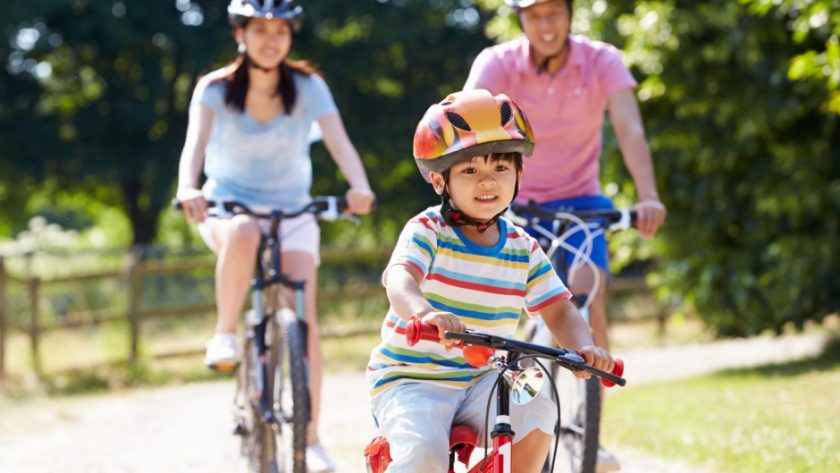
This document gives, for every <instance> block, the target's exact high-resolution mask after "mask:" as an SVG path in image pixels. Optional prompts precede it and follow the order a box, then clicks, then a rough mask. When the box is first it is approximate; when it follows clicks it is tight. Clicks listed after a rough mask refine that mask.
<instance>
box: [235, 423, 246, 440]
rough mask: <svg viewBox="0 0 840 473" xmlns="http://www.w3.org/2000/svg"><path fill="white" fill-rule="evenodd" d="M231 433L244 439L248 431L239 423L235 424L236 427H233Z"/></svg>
mask: <svg viewBox="0 0 840 473" xmlns="http://www.w3.org/2000/svg"><path fill="white" fill-rule="evenodd" d="M231 433H232V434H233V435H238V436H240V437H244V436H245V435H247V434H248V429H246V428H245V426H244V425H243V424H241V423H240V422H236V425H234V426H233V432H231Z"/></svg>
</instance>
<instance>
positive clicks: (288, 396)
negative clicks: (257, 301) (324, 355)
mask: <svg viewBox="0 0 840 473" xmlns="http://www.w3.org/2000/svg"><path fill="white" fill-rule="evenodd" d="M274 327H275V328H276V330H274V336H273V340H272V348H273V349H272V353H273V354H274V355H276V356H277V359H276V363H275V364H274V367H275V375H274V400H275V410H276V411H277V415H278V418H279V420H280V424H279V427H280V429H279V436H280V439H279V442H278V443H279V445H280V449H281V453H282V457H283V459H282V461H283V462H284V463H285V465H286V471H287V472H289V473H306V428H307V424H308V423H309V419H310V404H309V378H308V377H309V367H308V365H307V362H306V360H307V359H308V358H307V355H306V324H305V323H304V322H302V321H300V320H298V318H297V317H296V316H295V313H294V311H292V310H291V309H281V310H280V311H279V312H277V314H275V324H274Z"/></svg>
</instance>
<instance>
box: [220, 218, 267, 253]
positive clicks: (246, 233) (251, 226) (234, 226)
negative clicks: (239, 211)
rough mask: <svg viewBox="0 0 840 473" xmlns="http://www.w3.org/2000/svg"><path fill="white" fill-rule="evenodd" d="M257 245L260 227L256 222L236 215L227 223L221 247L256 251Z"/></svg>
mask: <svg viewBox="0 0 840 473" xmlns="http://www.w3.org/2000/svg"><path fill="white" fill-rule="evenodd" d="M259 243H260V227H259V225H258V224H257V222H256V220H254V219H252V218H247V217H244V216H239V215H238V216H236V217H233V218H232V219H230V221H229V222H227V225H226V228H225V232H224V241H223V242H222V244H223V246H227V247H229V248H237V249H243V250H246V249H248V250H253V251H256V249H257V246H258V245H259Z"/></svg>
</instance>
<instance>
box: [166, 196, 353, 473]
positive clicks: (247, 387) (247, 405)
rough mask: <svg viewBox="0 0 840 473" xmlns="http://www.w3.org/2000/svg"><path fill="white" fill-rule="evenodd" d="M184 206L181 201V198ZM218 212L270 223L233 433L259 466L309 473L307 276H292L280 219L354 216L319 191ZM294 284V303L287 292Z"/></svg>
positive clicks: (272, 472) (215, 206) (216, 210)
mask: <svg viewBox="0 0 840 473" xmlns="http://www.w3.org/2000/svg"><path fill="white" fill-rule="evenodd" d="M175 206H176V208H180V204H179V203H177V202H176V203H175ZM208 206H209V207H210V210H209V211H208V214H209V215H211V216H219V217H225V216H232V215H249V216H252V217H254V218H257V219H260V220H266V221H267V222H268V227H267V231H262V232H261V237H260V244H259V247H258V253H257V254H258V257H257V263H256V267H255V270H254V278H253V280H252V282H251V309H250V310H249V311H248V313H247V314H246V317H245V331H244V342H243V356H242V361H241V362H240V363H239V366H238V371H237V377H236V393H235V395H234V402H233V404H234V410H233V411H234V422H235V427H234V433H235V434H236V435H238V436H240V437H241V438H242V449H241V452H242V455H243V456H244V457H246V458H247V459H248V462H249V466H250V470H251V471H252V472H254V473H279V472H289V473H306V429H307V425H308V424H309V421H310V419H311V404H310V402H311V399H310V394H309V366H308V355H307V353H308V347H307V331H308V330H307V323H306V315H305V314H306V306H305V300H304V288H305V282H304V281H296V280H292V279H290V278H288V277H286V276H285V275H284V274H283V272H282V267H281V258H280V250H281V246H280V237H279V232H280V223H281V222H282V221H283V220H284V219H289V218H294V217H298V216H301V215H304V214H312V215H315V216H316V217H317V218H318V219H320V220H325V221H334V220H337V219H349V220H355V219H356V217H355V216H352V215H348V214H345V213H343V212H344V210H346V208H347V205H346V201H345V200H344V198H342V197H332V196H328V197H316V198H315V199H314V200H313V201H312V202H311V203H309V204H307V205H306V206H304V207H303V208H301V209H300V210H297V211H294V212H284V211H281V210H269V211H265V212H258V211H255V210H253V209H251V208H249V207H248V206H247V205H245V204H243V203H241V202H236V201H222V202H208ZM284 289H285V290H287V291H289V292H290V293H291V295H292V298H293V301H294V308H291V307H290V304H288V303H287V301H286V300H285V298H284V295H283V292H284Z"/></svg>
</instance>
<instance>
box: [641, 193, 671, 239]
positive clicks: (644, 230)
mask: <svg viewBox="0 0 840 473" xmlns="http://www.w3.org/2000/svg"><path fill="white" fill-rule="evenodd" d="M633 208H634V209H635V210H636V228H637V229H638V230H639V235H641V236H642V237H644V238H653V237H654V236H655V235H656V231H657V230H658V229H659V226H660V225H662V223H663V222H665V215H666V214H667V210H666V209H665V204H663V203H662V202H660V201H659V200H658V199H648V200H643V201H641V202H639V203H637V204H636V205H635V206H633Z"/></svg>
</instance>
